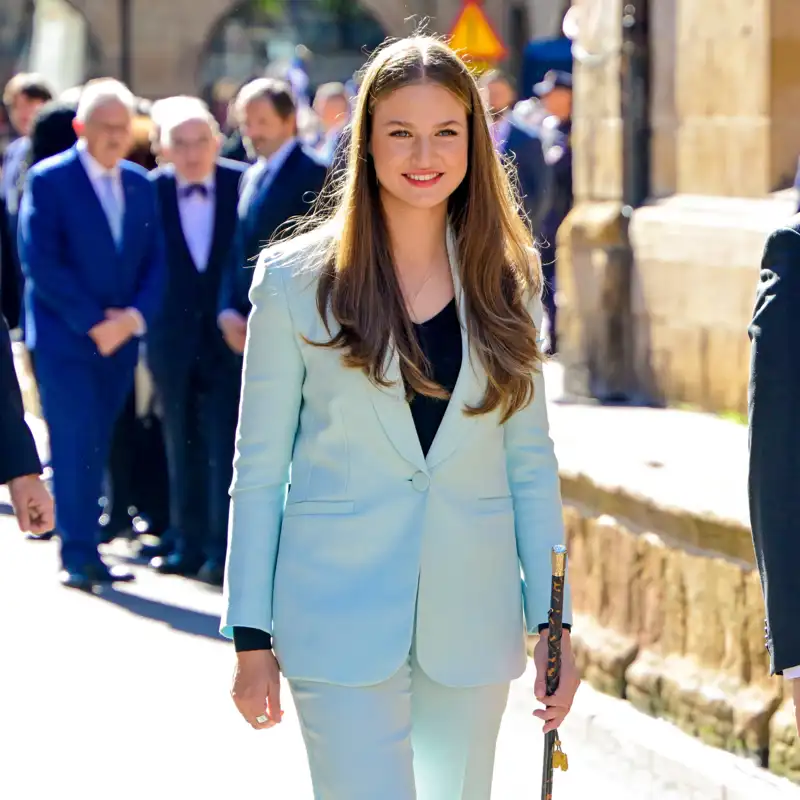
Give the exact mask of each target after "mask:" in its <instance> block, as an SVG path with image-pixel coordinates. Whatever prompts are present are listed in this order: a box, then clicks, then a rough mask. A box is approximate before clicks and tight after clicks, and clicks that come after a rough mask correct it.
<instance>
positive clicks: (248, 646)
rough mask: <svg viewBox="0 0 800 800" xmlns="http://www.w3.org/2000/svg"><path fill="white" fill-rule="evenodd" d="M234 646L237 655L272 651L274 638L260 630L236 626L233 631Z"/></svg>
mask: <svg viewBox="0 0 800 800" xmlns="http://www.w3.org/2000/svg"><path fill="white" fill-rule="evenodd" d="M233 646H234V648H235V649H236V652H237V653H245V652H249V651H251V650H272V636H270V634H268V633H267V632H266V631H262V630H261V629H260V628H242V627H239V626H236V627H235V628H234V629H233Z"/></svg>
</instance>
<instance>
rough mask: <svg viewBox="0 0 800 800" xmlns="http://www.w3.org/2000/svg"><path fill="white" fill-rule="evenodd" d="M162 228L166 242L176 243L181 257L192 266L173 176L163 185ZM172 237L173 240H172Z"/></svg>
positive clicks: (176, 186)
mask: <svg viewBox="0 0 800 800" xmlns="http://www.w3.org/2000/svg"><path fill="white" fill-rule="evenodd" d="M163 211H164V228H165V230H166V232H167V236H168V241H169V240H172V241H176V243H177V245H178V247H179V248H180V249H181V251H182V253H183V257H184V258H185V259H186V260H187V261H188V263H189V264H194V260H193V259H192V253H191V251H190V250H189V245H188V244H187V243H186V235H185V234H184V232H183V225H182V224H181V212H180V208H179V207H178V184H177V181H176V180H175V176H174V175H173V176H170V180H168V181H166V182H165V183H164V209H163ZM173 237H174V238H173Z"/></svg>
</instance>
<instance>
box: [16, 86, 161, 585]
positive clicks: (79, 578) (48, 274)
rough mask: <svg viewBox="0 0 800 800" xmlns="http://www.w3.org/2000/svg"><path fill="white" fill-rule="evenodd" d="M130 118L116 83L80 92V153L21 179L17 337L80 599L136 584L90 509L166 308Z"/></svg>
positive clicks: (65, 555) (67, 578)
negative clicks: (142, 356) (43, 424)
mask: <svg viewBox="0 0 800 800" xmlns="http://www.w3.org/2000/svg"><path fill="white" fill-rule="evenodd" d="M134 107H135V99H134V97H133V95H132V94H131V92H130V91H129V90H128V88H127V87H126V86H124V85H123V84H121V83H119V81H116V80H111V79H102V80H98V81H94V82H90V83H88V84H87V85H86V87H85V88H84V90H83V93H82V94H81V99H80V102H79V104H78V110H77V114H76V116H75V120H74V122H73V126H74V128H75V132H76V134H77V135H78V137H79V138H78V143H77V144H76V145H75V146H74V147H72V148H70V149H69V150H67V151H65V152H63V153H61V154H59V155H57V156H54V157H53V158H48V159H45V160H44V161H42V162H41V163H39V164H37V165H36V166H35V167H34V168H33V169H32V170H31V171H30V172H29V173H28V177H27V184H26V189H25V191H24V193H23V197H22V204H21V207H20V221H19V252H20V261H21V263H22V268H23V271H24V273H25V280H26V286H25V293H26V331H25V332H26V337H27V344H28V347H29V349H31V350H33V349H35V352H36V375H37V379H38V382H39V391H40V396H41V401H42V410H43V411H44V416H45V419H46V421H47V425H48V428H49V431H50V450H51V465H52V468H53V489H54V494H55V503H56V527H57V529H58V532H59V536H60V538H61V562H62V566H63V570H62V572H61V581H62V583H63V584H64V585H65V586H69V587H74V588H78V589H86V590H89V589H92V588H93V587H94V586H95V585H96V584H104V583H110V582H113V581H115V580H131V579H132V577H133V576H132V575H131V574H130V573H129V572H125V571H124V570H121V569H119V568H112V569H109V568H108V567H107V566H106V564H104V563H103V561H102V559H101V558H100V555H99V553H98V549H97V544H98V540H99V530H98V516H99V514H98V501H99V497H100V494H101V492H102V484H103V475H104V471H105V468H106V464H107V462H108V456H109V450H110V446H111V437H112V431H113V429H114V424H115V422H116V419H117V417H118V416H119V414H120V412H121V410H122V408H123V406H124V404H125V400H126V399H127V397H128V395H129V394H130V392H131V389H132V387H133V377H134V369H135V367H136V362H137V359H138V355H139V341H138V339H139V337H141V336H143V335H144V334H145V332H146V331H147V330H148V328H149V326H150V325H152V323H153V319H154V317H155V315H156V313H157V312H158V310H159V308H160V306H161V301H162V297H163V281H164V273H165V267H164V252H163V241H162V238H161V232H160V226H159V224H158V216H157V212H156V203H155V197H154V193H153V188H152V186H151V185H150V184H149V183H148V181H147V174H146V172H145V171H144V170H142V169H141V167H138V166H137V165H135V164H131V163H129V162H126V161H124V160H123V158H124V156H125V154H126V153H127V152H128V150H129V148H130V144H131V122H132V115H133V110H134Z"/></svg>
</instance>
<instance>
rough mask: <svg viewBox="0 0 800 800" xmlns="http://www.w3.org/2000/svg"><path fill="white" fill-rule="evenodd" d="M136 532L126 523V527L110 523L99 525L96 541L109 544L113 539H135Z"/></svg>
mask: <svg viewBox="0 0 800 800" xmlns="http://www.w3.org/2000/svg"><path fill="white" fill-rule="evenodd" d="M135 538H136V534H135V533H134V531H133V528H132V527H131V526H130V525H128V527H123V528H117V527H113V528H112V526H111V525H105V526H101V527H100V533H98V535H97V541H98V543H99V544H111V542H113V541H114V540H115V539H135Z"/></svg>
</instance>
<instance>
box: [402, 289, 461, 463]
mask: <svg viewBox="0 0 800 800" xmlns="http://www.w3.org/2000/svg"><path fill="white" fill-rule="evenodd" d="M414 331H415V333H416V334H417V340H418V341H419V346H420V347H421V348H422V352H423V353H424V354H425V358H427V359H428V361H429V362H430V365H431V377H432V378H433V380H434V381H436V383H438V384H439V385H440V386H442V387H444V388H445V389H446V390H447V391H448V392H450V393H451V394H452V392H453V389H455V388H456V381H457V380H458V373H459V372H460V370H461V323H460V322H459V320H458V312H457V311H456V301H455V299H453V300H451V301H450V302H449V303H448V304H447V305H446V306H445V307H444V308H443V309H442V310H441V311H440V312H439V313H438V314H436V316H434V317H431V318H430V319H429V320H428V321H427V322H422V323H420V324H418V325H414ZM447 403H448V401H447V400H439V399H438V398H436V397H426V396H425V395H421V394H416V395H414V397H413V398H412V399H411V403H410V405H411V416H412V417H413V418H414V427H415V428H416V429H417V436H419V444H420V447H421V448H422V452H423V454H424V455H426V456H427V455H428V450H430V449H431V445H432V444H433V440H434V437H435V436H436V431H438V430H439V426H440V425H441V424H442V419H443V418H444V412H445V411H447Z"/></svg>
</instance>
